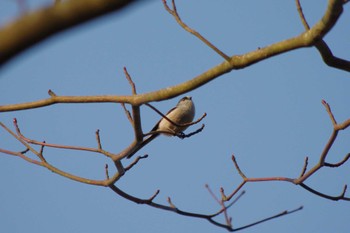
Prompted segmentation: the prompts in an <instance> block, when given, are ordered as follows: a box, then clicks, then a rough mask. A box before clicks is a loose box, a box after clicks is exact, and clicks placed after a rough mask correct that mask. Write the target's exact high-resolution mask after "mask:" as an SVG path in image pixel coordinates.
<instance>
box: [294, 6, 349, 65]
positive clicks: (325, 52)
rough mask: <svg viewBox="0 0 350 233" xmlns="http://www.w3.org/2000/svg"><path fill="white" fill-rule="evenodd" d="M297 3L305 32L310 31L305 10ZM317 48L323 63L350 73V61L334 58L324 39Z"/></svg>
mask: <svg viewBox="0 0 350 233" xmlns="http://www.w3.org/2000/svg"><path fill="white" fill-rule="evenodd" d="M295 2H296V5H297V10H298V13H299V16H300V19H301V22H302V23H303V25H304V28H305V30H310V26H309V24H308V23H307V21H306V18H305V15H304V13H303V9H302V7H301V4H300V0H295ZM346 2H347V1H344V4H345V3H346ZM315 47H316V48H317V50H318V51H319V53H320V54H321V56H322V59H323V61H324V62H325V63H326V64H327V65H328V66H330V67H334V68H337V69H341V70H345V71H350V61H347V60H345V59H341V58H338V57H336V56H334V55H333V53H332V51H331V49H330V48H329V47H328V45H327V43H326V42H325V41H324V40H323V39H321V40H319V41H318V42H316V44H315Z"/></svg>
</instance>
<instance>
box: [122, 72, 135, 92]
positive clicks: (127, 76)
mask: <svg viewBox="0 0 350 233" xmlns="http://www.w3.org/2000/svg"><path fill="white" fill-rule="evenodd" d="M124 73H125V77H126V79H127V80H128V82H129V84H130V86H131V91H132V94H133V95H137V92H136V86H135V83H134V82H133V81H132V78H131V76H130V75H129V73H128V70H127V69H126V67H124Z"/></svg>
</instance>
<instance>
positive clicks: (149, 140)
mask: <svg viewBox="0 0 350 233" xmlns="http://www.w3.org/2000/svg"><path fill="white" fill-rule="evenodd" d="M158 136H159V133H155V134H152V135H150V136H149V137H148V138H146V139H145V140H143V142H142V143H141V144H139V145H138V146H136V147H135V148H134V149H133V150H132V151H131V152H130V154H128V155H127V156H126V157H127V158H128V159H130V158H131V157H132V156H133V155H134V154H136V153H137V152H138V151H139V150H141V149H142V147H144V146H146V145H147V144H148V143H150V142H151V141H152V140H153V139H155V138H156V137H158Z"/></svg>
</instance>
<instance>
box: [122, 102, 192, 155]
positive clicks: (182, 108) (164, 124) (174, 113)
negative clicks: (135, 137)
mask: <svg viewBox="0 0 350 233" xmlns="http://www.w3.org/2000/svg"><path fill="white" fill-rule="evenodd" d="M194 115H195V107H194V103H193V101H192V97H190V96H185V97H183V98H182V99H181V100H180V101H179V102H178V103H177V105H176V107H174V108H173V109H171V110H170V111H169V112H168V113H167V114H166V117H167V118H168V119H170V120H171V121H172V122H174V123H176V124H177V125H174V124H173V123H171V122H170V121H168V120H167V119H165V118H162V119H160V120H159V121H158V123H157V124H156V125H155V126H154V127H153V129H152V130H151V132H154V133H153V134H152V135H150V136H148V138H146V139H145V140H144V141H143V142H142V143H141V145H139V146H138V147H137V149H136V150H134V151H132V152H131V153H130V154H129V155H128V156H127V158H130V157H131V156H133V155H134V154H135V153H136V152H137V151H139V150H140V149H141V148H142V147H144V146H145V145H146V144H148V143H149V142H150V141H152V140H153V139H155V138H156V137H158V136H159V135H160V134H163V135H166V136H174V135H176V134H178V133H181V132H182V131H184V130H185V129H187V127H188V126H179V125H183V124H186V123H190V122H192V121H193V118H194ZM157 131H159V133H157ZM167 132H168V133H167Z"/></svg>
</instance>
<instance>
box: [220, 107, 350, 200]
mask: <svg viewBox="0 0 350 233" xmlns="http://www.w3.org/2000/svg"><path fill="white" fill-rule="evenodd" d="M322 104H323V105H324V107H325V108H326V111H327V113H328V115H329V117H330V119H331V121H332V124H333V131H332V134H331V136H330V138H329V139H328V142H327V143H326V145H325V147H324V149H323V151H322V153H321V154H320V158H319V161H318V163H317V164H316V165H315V166H313V167H312V168H311V169H310V170H308V171H307V165H308V157H306V159H305V161H304V166H303V168H302V172H301V174H300V175H299V177H298V178H288V177H262V178H248V177H247V176H246V175H245V174H244V173H243V172H242V170H241V168H240V167H239V165H238V163H237V161H236V158H235V156H234V155H232V161H233V164H234V165H235V167H236V170H237V171H238V173H239V175H240V176H241V178H242V179H243V181H242V182H241V184H239V185H238V186H237V187H236V188H235V189H234V190H233V191H232V193H231V194H230V195H229V196H227V197H226V196H225V200H226V201H229V200H230V199H231V198H232V197H233V196H235V195H236V194H237V192H238V191H239V190H241V188H242V187H243V186H244V185H245V184H246V183H248V182H266V181H284V182H289V183H293V184H295V185H299V186H301V187H302V188H304V189H305V190H307V191H309V192H311V193H313V194H315V195H317V196H320V197H323V198H326V199H329V200H333V201H338V200H344V201H350V197H345V192H346V189H347V186H346V185H345V187H344V189H343V192H342V193H341V195H338V196H330V195H327V194H324V193H321V192H319V191H316V190H314V189H312V188H310V187H309V186H307V185H306V184H305V183H304V182H305V181H306V180H307V179H308V178H310V177H311V176H312V175H314V174H315V173H316V172H317V171H318V170H320V169H321V168H323V167H340V166H342V165H343V164H344V163H345V162H347V161H348V160H349V158H350V153H348V154H347V155H346V156H345V157H344V158H343V159H342V160H341V161H340V162H338V163H334V164H332V163H327V162H326V161H325V160H326V158H327V156H328V154H329V151H330V149H331V147H332V146H333V144H334V142H335V140H336V138H337V135H338V131H340V130H344V129H346V128H347V127H348V126H349V125H350V119H348V120H346V121H344V122H343V123H341V124H338V123H337V121H336V119H335V117H334V115H333V113H332V110H331V108H330V106H329V104H328V103H327V102H326V101H325V100H322Z"/></svg>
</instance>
